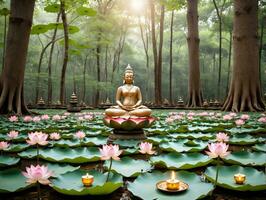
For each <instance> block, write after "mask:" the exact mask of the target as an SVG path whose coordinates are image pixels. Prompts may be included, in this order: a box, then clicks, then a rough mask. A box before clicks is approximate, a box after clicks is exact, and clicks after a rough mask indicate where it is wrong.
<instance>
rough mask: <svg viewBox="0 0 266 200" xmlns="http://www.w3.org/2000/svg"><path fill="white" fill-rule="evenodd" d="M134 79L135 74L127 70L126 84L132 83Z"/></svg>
mask: <svg viewBox="0 0 266 200" xmlns="http://www.w3.org/2000/svg"><path fill="white" fill-rule="evenodd" d="M133 80H134V74H133V73H131V72H126V73H125V75H124V81H125V83H126V84H132V83H133Z"/></svg>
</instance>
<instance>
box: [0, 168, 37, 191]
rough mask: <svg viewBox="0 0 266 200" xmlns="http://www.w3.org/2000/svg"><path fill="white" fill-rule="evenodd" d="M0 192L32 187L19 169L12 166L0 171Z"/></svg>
mask: <svg viewBox="0 0 266 200" xmlns="http://www.w3.org/2000/svg"><path fill="white" fill-rule="evenodd" d="M0 180H1V181H0V193H7V192H17V191H21V190H25V189H26V188H29V187H32V186H33V185H34V184H31V185H29V184H27V183H26V178H25V177H24V176H23V175H22V173H21V170H19V169H16V168H12V169H7V170H3V171H0Z"/></svg>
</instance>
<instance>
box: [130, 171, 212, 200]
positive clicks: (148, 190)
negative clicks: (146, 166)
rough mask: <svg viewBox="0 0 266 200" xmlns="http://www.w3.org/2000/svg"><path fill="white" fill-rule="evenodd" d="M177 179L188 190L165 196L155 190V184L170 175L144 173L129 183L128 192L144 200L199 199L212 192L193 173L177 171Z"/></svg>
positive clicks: (210, 186) (207, 184)
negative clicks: (186, 185) (187, 187)
mask: <svg viewBox="0 0 266 200" xmlns="http://www.w3.org/2000/svg"><path fill="white" fill-rule="evenodd" d="M176 175H177V178H178V179H179V180H181V181H183V182H185V183H187V184H188V185H189V189H188V190H187V191H185V192H181V193H175V194H166V193H163V192H160V191H159V190H157V189H156V183H157V182H159V181H162V180H167V179H169V178H170V173H169V172H165V173H162V172H160V171H153V172H152V173H144V174H141V175H139V176H138V178H137V179H136V180H135V181H134V182H133V183H129V185H128V190H129V191H131V192H132V193H133V194H134V195H135V196H137V197H139V198H141V199H145V200H154V199H160V200H172V199H173V200H176V199H178V200H188V199H200V198H203V197H205V196H207V195H209V194H210V192H211V191H212V190H213V185H212V184H210V183H205V182H201V180H200V177H199V176H197V175H196V174H195V173H192V172H187V171H178V172H177V173H176Z"/></svg>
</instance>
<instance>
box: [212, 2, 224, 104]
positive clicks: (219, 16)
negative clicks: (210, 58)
mask: <svg viewBox="0 0 266 200" xmlns="http://www.w3.org/2000/svg"><path fill="white" fill-rule="evenodd" d="M224 2H225V1H224ZM213 4H214V7H215V10H216V14H217V17H218V21H219V66H218V69H219V70H218V82H217V98H218V99H219V100H220V93H221V70H222V16H221V14H222V8H221V10H220V11H219V9H218V6H217V3H216V0H213Z"/></svg>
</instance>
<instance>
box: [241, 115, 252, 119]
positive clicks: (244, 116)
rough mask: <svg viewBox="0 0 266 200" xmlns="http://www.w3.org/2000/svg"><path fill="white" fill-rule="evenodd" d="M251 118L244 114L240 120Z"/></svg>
mask: <svg viewBox="0 0 266 200" xmlns="http://www.w3.org/2000/svg"><path fill="white" fill-rule="evenodd" d="M249 118H250V117H249V115H247V114H243V115H241V117H240V119H242V120H248V119H249Z"/></svg>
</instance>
